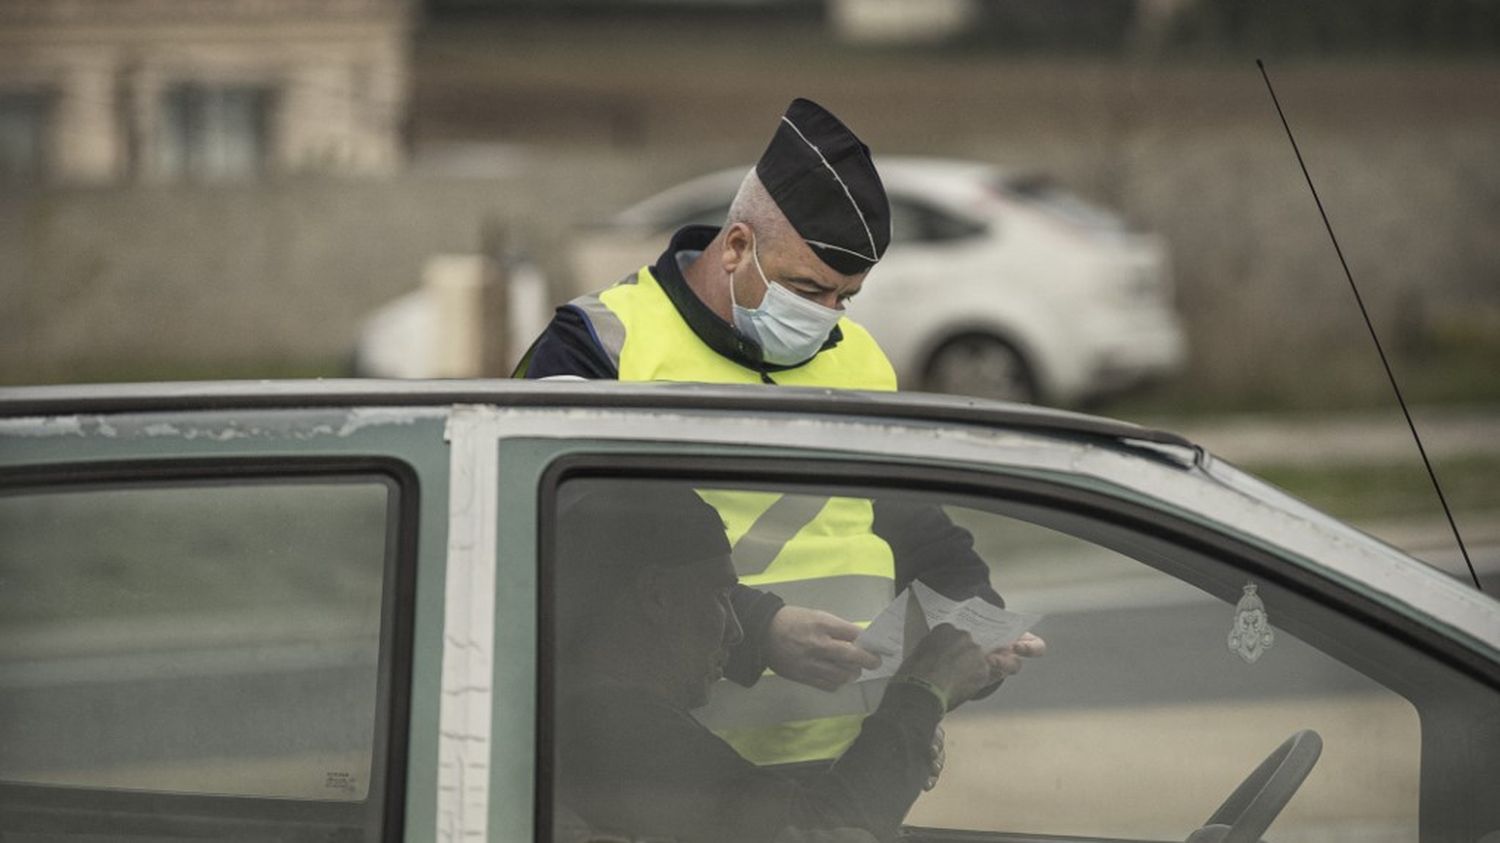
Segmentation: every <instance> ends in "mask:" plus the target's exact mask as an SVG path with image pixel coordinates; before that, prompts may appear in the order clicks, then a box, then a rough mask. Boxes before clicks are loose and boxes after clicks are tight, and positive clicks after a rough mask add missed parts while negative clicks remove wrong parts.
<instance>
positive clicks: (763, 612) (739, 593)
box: [724, 585, 786, 688]
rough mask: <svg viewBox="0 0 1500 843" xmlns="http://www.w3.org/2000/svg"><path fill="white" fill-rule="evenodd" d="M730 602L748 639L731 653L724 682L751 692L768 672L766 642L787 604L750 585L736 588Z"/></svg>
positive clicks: (726, 665)
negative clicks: (774, 618)
mask: <svg viewBox="0 0 1500 843" xmlns="http://www.w3.org/2000/svg"><path fill="white" fill-rule="evenodd" d="M729 598H730V601H731V602H732V603H733V604H734V613H735V615H737V616H738V617H739V620H740V627H741V628H742V629H743V630H744V633H745V638H744V640H743V641H741V642H740V643H739V644H737V645H735V646H734V647H733V648H731V649H730V651H729V661H728V662H726V663H725V665H724V678H726V679H728V680H730V681H732V682H735V683H736V684H739V685H744V686H745V687H746V688H748V687H750V686H751V685H754V684H755V683H756V681H758V680H759V679H760V677H761V674H763V673H765V672H766V640H767V639H768V638H769V636H770V630H771V618H773V617H775V616H776V613H777V612H779V611H780V610H781V607H782V606H784V605H786V603H785V602H784V601H783V600H782V599H781V598H780V597H778V596H776V595H775V594H772V593H771V592H769V591H761V590H760V589H758V588H751V587H750V586H748V585H736V586H735V587H734V592H733V593H732V594H730V596H729Z"/></svg>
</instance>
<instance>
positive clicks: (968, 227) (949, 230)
mask: <svg viewBox="0 0 1500 843" xmlns="http://www.w3.org/2000/svg"><path fill="white" fill-rule="evenodd" d="M890 201H891V242H892V243H902V242H906V243H946V242H950V241H953V240H962V239H964V238H967V237H974V236H977V235H979V234H981V233H983V232H984V230H985V228H984V226H983V225H981V224H979V223H977V222H974V221H972V220H966V219H963V218H961V217H958V216H955V215H953V214H950V213H948V212H947V211H943V210H939V209H938V208H935V207H933V206H932V205H929V204H927V203H925V202H918V201H914V200H911V199H904V198H899V197H892V198H891V200H890Z"/></svg>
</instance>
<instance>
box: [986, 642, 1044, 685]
mask: <svg viewBox="0 0 1500 843" xmlns="http://www.w3.org/2000/svg"><path fill="white" fill-rule="evenodd" d="M1045 655H1047V642H1046V641H1043V640H1042V639H1041V638H1038V637H1037V636H1035V635H1032V634H1031V633H1029V632H1023V633H1021V637H1020V638H1018V639H1016V642H1015V643H1014V644H1011V645H1009V646H1007V647H1001V648H1000V649H998V650H991V651H990V652H989V653H987V654H986V655H985V658H986V659H988V660H989V663H990V668H991V669H992V670H993V671H994V672H995V678H996V679H1004V678H1005V677H1007V676H1010V675H1012V674H1016V673H1020V672H1021V659H1032V658H1040V657H1042V656H1045Z"/></svg>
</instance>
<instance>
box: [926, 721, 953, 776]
mask: <svg viewBox="0 0 1500 843" xmlns="http://www.w3.org/2000/svg"><path fill="white" fill-rule="evenodd" d="M945 737H946V736H945V735H944V734H943V727H942V726H941V725H939V726H938V727H937V728H936V729H934V730H933V731H932V757H931V758H929V759H928V761H927V783H926V784H924V785H922V789H923V790H932V789H933V788H935V787H937V783H938V779H939V778H941V777H942V775H943V763H944V762H945V761H947V760H948V750H947V747H946V746H944V742H943V739H944V738H945Z"/></svg>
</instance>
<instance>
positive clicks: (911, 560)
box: [874, 499, 1005, 608]
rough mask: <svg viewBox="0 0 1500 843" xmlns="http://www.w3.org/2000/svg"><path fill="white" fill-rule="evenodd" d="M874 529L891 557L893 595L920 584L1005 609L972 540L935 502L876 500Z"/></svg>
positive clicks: (957, 597)
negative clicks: (916, 583) (890, 553)
mask: <svg viewBox="0 0 1500 843" xmlns="http://www.w3.org/2000/svg"><path fill="white" fill-rule="evenodd" d="M874 530H875V534H876V535H878V536H880V537H881V538H882V539H885V541H886V544H889V545H890V546H891V551H892V553H894V554H895V558H896V592H897V593H898V594H899V593H900V592H901V590H902V589H904V588H906V587H907V586H908V585H910V584H911V581H912V580H921V581H922V583H923V584H924V585H926V586H928V587H929V588H931V589H932V590H933V591H936V592H937V593H938V594H941V595H943V596H944V597H948V598H950V599H953V600H966V599H968V598H970V597H979V598H982V599H983V600H984V601H985V602H987V603H993V604H994V605H996V606H1000V607H1002V608H1003V607H1004V606H1005V600H1004V599H1003V598H1001V596H1000V594H999V593H998V592H996V591H995V589H994V587H993V586H991V585H990V566H989V565H988V564H986V563H985V561H984V560H983V559H981V558H979V554H978V553H976V552H975V550H974V536H973V535H972V534H971V533H970V532H969V531H968V530H965V529H964V528H962V527H960V526H958V525H957V524H954V523H953V519H951V518H949V517H948V513H946V512H944V511H943V508H942V507H940V506H938V505H937V504H926V503H917V502H915V501H910V500H889V499H886V500H881V499H876V501H875V525H874Z"/></svg>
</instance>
